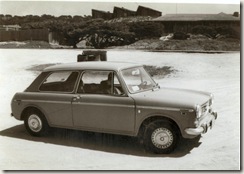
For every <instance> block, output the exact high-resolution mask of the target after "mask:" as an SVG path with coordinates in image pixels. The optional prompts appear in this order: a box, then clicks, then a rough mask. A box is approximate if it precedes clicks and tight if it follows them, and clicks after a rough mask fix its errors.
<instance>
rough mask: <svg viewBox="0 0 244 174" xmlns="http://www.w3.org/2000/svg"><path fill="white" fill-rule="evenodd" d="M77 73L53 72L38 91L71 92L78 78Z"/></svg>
mask: <svg viewBox="0 0 244 174" xmlns="http://www.w3.org/2000/svg"><path fill="white" fill-rule="evenodd" d="M78 74H79V73H78V72H72V71H61V72H54V73H52V74H50V75H49V76H48V78H47V79H46V80H45V81H44V82H43V83H42V85H41V86H40V88H39V90H40V91H50V92H51V91H55V92H72V91H73V90H74V86H75V82H76V80H77V77H78Z"/></svg>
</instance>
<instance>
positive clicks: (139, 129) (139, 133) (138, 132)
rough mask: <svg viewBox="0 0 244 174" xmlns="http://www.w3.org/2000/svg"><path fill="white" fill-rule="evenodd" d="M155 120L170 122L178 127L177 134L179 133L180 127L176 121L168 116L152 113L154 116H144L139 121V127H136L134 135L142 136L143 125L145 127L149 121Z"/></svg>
mask: <svg viewBox="0 0 244 174" xmlns="http://www.w3.org/2000/svg"><path fill="white" fill-rule="evenodd" d="M156 120H163V121H166V122H169V123H172V124H173V125H174V126H175V127H176V128H177V129H178V132H179V134H180V135H181V130H180V127H179V125H178V124H177V123H176V121H175V120H173V119H172V118H169V117H167V116H164V115H154V116H149V117H147V118H145V119H144V120H143V121H142V122H141V124H140V126H139V128H138V129H137V131H136V135H137V136H142V133H143V132H144V130H145V127H146V126H147V125H148V124H150V123H151V122H153V121H156Z"/></svg>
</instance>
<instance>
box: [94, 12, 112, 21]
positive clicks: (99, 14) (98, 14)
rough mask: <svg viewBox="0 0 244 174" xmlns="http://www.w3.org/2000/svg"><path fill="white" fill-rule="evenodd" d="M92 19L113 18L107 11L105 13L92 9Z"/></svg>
mask: <svg viewBox="0 0 244 174" xmlns="http://www.w3.org/2000/svg"><path fill="white" fill-rule="evenodd" d="M92 17H93V18H102V19H105V20H108V19H112V18H113V13H110V12H109V11H108V12H106V11H101V10H96V9H92Z"/></svg>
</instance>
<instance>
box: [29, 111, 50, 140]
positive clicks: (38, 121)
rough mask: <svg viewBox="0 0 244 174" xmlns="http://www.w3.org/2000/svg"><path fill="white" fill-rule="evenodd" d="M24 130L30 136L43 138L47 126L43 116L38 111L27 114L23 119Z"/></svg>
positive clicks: (47, 128) (46, 131)
mask: <svg viewBox="0 0 244 174" xmlns="http://www.w3.org/2000/svg"><path fill="white" fill-rule="evenodd" d="M24 123H25V128H26V130H27V131H28V133H29V134H30V135H32V136H37V137H39V136H43V135H46V134H47V133H48V130H49V126H48V123H47V120H46V118H45V116H44V115H43V114H42V113H41V112H40V111H38V110H32V111H29V112H27V114H26V116H25V119H24Z"/></svg>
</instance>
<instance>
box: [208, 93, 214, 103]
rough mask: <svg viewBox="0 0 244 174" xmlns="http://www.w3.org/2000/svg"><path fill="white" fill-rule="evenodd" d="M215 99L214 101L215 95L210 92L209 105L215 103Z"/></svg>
mask: <svg viewBox="0 0 244 174" xmlns="http://www.w3.org/2000/svg"><path fill="white" fill-rule="evenodd" d="M213 101H214V95H213V94H210V100H209V106H211V105H212V104H213Z"/></svg>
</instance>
